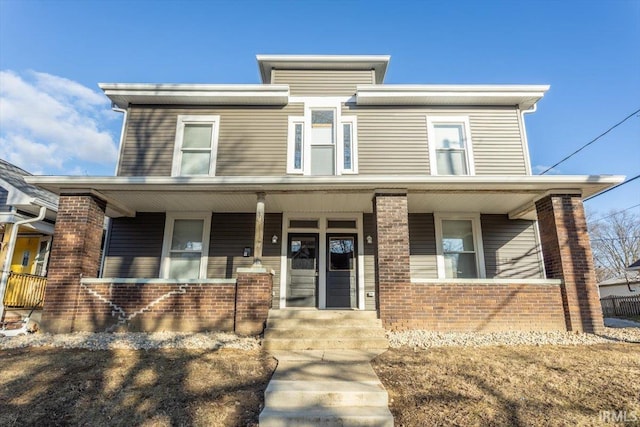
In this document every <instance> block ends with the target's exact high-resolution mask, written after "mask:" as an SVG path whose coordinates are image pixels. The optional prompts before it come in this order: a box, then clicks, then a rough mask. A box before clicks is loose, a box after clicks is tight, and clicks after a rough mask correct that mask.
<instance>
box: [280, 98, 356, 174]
mask: <svg viewBox="0 0 640 427" xmlns="http://www.w3.org/2000/svg"><path fill="white" fill-rule="evenodd" d="M287 173H290V174H304V175H324V176H328V175H342V174H349V173H358V149H357V130H356V117H352V116H341V115H340V113H339V108H338V107H336V108H326V107H317V108H316V107H310V108H308V110H307V112H306V115H305V116H304V117H289V142H288V150H287Z"/></svg>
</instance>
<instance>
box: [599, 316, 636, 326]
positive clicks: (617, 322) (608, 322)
mask: <svg viewBox="0 0 640 427" xmlns="http://www.w3.org/2000/svg"><path fill="white" fill-rule="evenodd" d="M604 326H608V327H609V328H640V323H638V322H634V321H633V320H627V319H618V318H617V317H605V318H604Z"/></svg>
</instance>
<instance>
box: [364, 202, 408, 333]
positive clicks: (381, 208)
mask: <svg viewBox="0 0 640 427" xmlns="http://www.w3.org/2000/svg"><path fill="white" fill-rule="evenodd" d="M373 212H374V215H375V222H376V238H377V244H376V300H377V303H378V314H379V315H380V319H382V324H383V325H384V327H385V328H387V329H392V330H400V329H409V328H410V327H411V326H412V325H411V323H412V321H413V319H412V312H413V306H412V300H413V295H412V288H411V272H410V265H409V217H408V205H407V195H406V193H394V194H376V196H375V197H374V199H373Z"/></svg>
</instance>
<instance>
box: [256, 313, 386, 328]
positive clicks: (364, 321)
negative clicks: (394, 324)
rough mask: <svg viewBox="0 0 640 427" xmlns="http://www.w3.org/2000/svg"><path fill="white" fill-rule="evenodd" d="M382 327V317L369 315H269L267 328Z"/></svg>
mask: <svg viewBox="0 0 640 427" xmlns="http://www.w3.org/2000/svg"><path fill="white" fill-rule="evenodd" d="M318 327H322V328H341V327H354V328H381V327H382V321H381V320H380V319H375V318H371V317H369V316H367V317H362V318H355V319H350V318H344V317H338V318H332V319H316V318H295V317H294V318H291V317H289V318H277V317H271V316H270V317H269V318H268V319H267V328H282V329H284V328H291V329H293V328H318Z"/></svg>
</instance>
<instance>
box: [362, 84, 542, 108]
mask: <svg viewBox="0 0 640 427" xmlns="http://www.w3.org/2000/svg"><path fill="white" fill-rule="evenodd" d="M549 87H550V86H549V85H358V86H357V88H356V99H357V103H358V105H386V104H399V105H519V106H520V108H522V109H528V108H531V107H532V106H533V105H535V103H536V102H538V101H539V100H540V99H541V98H542V97H543V96H544V94H545V93H546V92H547V91H548V90H549Z"/></svg>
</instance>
